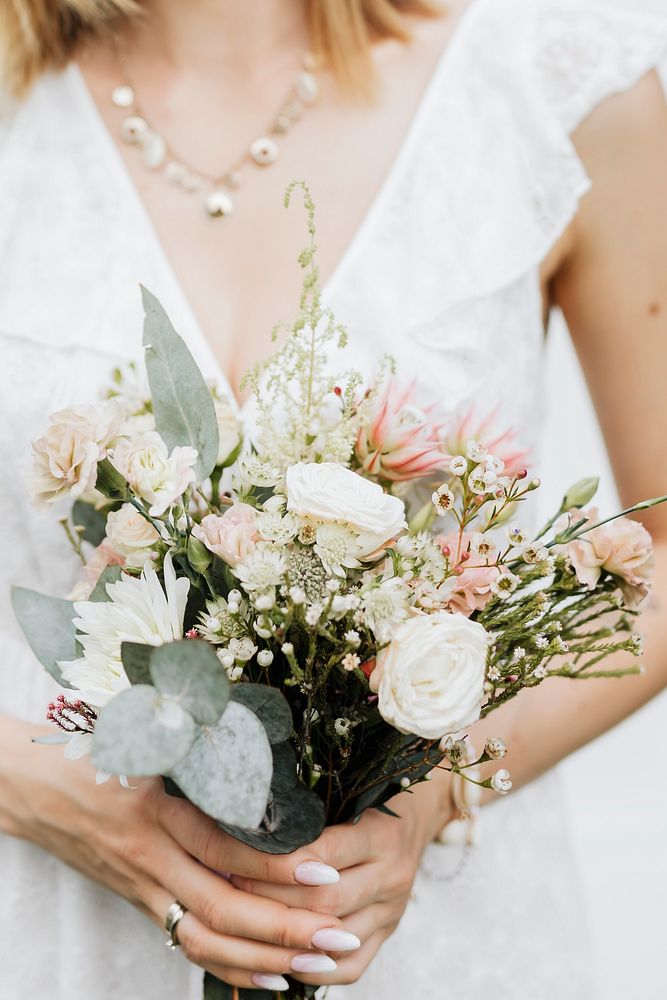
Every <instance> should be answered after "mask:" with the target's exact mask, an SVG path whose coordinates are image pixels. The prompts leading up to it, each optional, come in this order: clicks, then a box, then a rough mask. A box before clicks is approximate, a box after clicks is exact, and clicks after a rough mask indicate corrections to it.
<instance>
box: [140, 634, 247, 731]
mask: <svg viewBox="0 0 667 1000" xmlns="http://www.w3.org/2000/svg"><path fill="white" fill-rule="evenodd" d="M150 674H151V678H152V680H153V684H154V685H155V687H156V688H157V689H158V691H160V692H161V693H162V694H168V695H171V697H172V698H174V699H175V700H176V701H178V702H179V703H180V704H181V705H182V707H183V708H184V709H185V710H186V712H189V713H190V715H191V716H192V717H193V718H194V719H195V721H196V722H199V723H201V724H202V725H204V726H212V725H213V723H214V722H217V721H218V719H219V718H220V716H221V715H222V713H223V712H224V710H225V708H226V706H227V702H228V701H229V694H230V690H229V689H230V687H231V685H230V683H229V680H228V679H227V674H226V672H225V668H224V667H223V665H222V664H221V662H220V660H219V659H218V657H217V656H216V655H215V653H214V651H213V647H212V646H210V645H209V643H207V642H202V641H201V640H199V639H181V640H179V641H178V642H167V643H165V644H164V645H163V646H156V647H154V648H153V649H152V652H151V657H150Z"/></svg>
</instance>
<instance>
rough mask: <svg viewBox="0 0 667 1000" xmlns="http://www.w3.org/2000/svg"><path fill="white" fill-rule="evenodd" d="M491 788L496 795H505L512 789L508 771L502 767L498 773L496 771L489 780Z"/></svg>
mask: <svg viewBox="0 0 667 1000" xmlns="http://www.w3.org/2000/svg"><path fill="white" fill-rule="evenodd" d="M491 788H492V789H493V790H494V792H497V793H498V795H507V793H508V792H509V791H510V789H511V788H512V782H511V780H510V773H509V771H508V770H506V769H505V768H504V767H503V768H501V769H500V771H496V773H495V774H494V775H493V777H492V778H491Z"/></svg>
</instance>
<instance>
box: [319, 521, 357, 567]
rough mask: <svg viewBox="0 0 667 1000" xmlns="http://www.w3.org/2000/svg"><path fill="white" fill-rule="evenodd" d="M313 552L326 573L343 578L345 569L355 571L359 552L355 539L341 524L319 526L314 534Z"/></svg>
mask: <svg viewBox="0 0 667 1000" xmlns="http://www.w3.org/2000/svg"><path fill="white" fill-rule="evenodd" d="M315 537H316V541H315V551H316V552H317V554H318V556H319V557H320V559H321V560H322V565H323V566H324V568H325V570H326V571H327V573H333V574H334V575H335V576H345V569H357V568H358V567H359V565H360V563H359V560H358V559H357V558H356V553H357V552H358V551H359V544H358V542H357V537H356V535H354V534H353V533H352V532H351V531H350V530H349V529H348V528H344V527H343V526H342V525H341V524H320V525H319V526H318V528H317V532H316V536H315Z"/></svg>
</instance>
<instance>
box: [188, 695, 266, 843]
mask: <svg viewBox="0 0 667 1000" xmlns="http://www.w3.org/2000/svg"><path fill="white" fill-rule="evenodd" d="M272 773H273V757H272V755H271V746H270V744H269V741H268V739H267V737H266V732H265V730H264V726H263V725H262V723H261V722H260V721H259V719H258V718H257V717H256V716H255V715H253V713H252V712H251V711H250V709H248V708H246V707H245V706H244V705H239V704H237V703H236V702H233V701H231V702H230V703H229V704H228V706H227V708H226V710H225V712H223V714H222V716H221V718H220V719H219V720H218V721H217V722H216V723H215V725H213V726H203V727H202V728H201V729H200V730H199V735H198V736H197V739H196V740H195V742H194V744H193V746H192V748H191V749H190V752H189V753H188V755H187V756H186V757H185V758H184V759H183V760H181V761H180V762H179V763H178V764H176V765H175V766H174V767H172V768H171V775H170V776H171V777H172V778H173V779H174V781H175V782H176V783H177V784H178V786H179V788H181V789H182V790H183V791H184V792H185V794H186V795H187V797H188V798H189V799H190V801H191V802H194V804H195V805H196V806H199V808H200V809H203V811H204V812H205V813H207V814H208V815H209V816H212V817H213V819H216V820H218V821H219V822H221V823H230V824H232V825H233V826H238V827H243V828H244V829H251V828H256V827H257V826H259V824H260V823H261V821H262V819H263V817H264V813H265V812H266V806H267V802H268V798H269V789H270V787H271V775H272Z"/></svg>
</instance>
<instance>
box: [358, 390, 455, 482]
mask: <svg viewBox="0 0 667 1000" xmlns="http://www.w3.org/2000/svg"><path fill="white" fill-rule="evenodd" d="M413 394H414V386H413V385H410V386H407V387H401V386H399V385H398V384H397V383H396V382H395V381H393V380H390V381H388V382H387V384H386V386H384V388H382V389H380V390H379V391H378V392H377V393H376V394H375V396H374V398H373V400H372V403H371V408H370V412H369V414H368V420H367V421H366V422H365V423H364V424H363V425H362V427H361V428H360V429H359V434H358V436H357V441H356V444H355V454H356V456H357V459H358V461H359V464H360V465H361V468H362V471H363V473H364V474H365V475H367V476H372V477H373V478H375V479H380V480H385V481H387V482H393V483H398V482H405V481H406V480H410V479H419V478H421V477H422V476H426V475H428V474H429V473H430V472H433V471H435V470H436V469H442V468H444V467H445V464H446V462H447V460H448V459H447V456H446V455H445V454H444V452H443V449H442V447H441V437H442V425H441V424H440V423H439V422H438V420H437V419H436V418H435V415H434V413H433V408H432V407H427V408H426V409H420V408H419V407H418V406H417V405H416V403H415V402H414V399H413Z"/></svg>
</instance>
